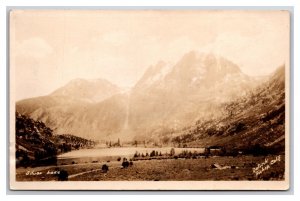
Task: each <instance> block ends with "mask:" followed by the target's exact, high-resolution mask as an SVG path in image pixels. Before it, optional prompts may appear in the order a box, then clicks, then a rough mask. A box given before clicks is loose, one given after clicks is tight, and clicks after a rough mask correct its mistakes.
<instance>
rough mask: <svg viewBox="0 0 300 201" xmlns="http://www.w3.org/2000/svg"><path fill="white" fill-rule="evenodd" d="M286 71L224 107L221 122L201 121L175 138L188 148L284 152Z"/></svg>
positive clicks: (275, 74) (256, 152)
mask: <svg viewBox="0 0 300 201" xmlns="http://www.w3.org/2000/svg"><path fill="white" fill-rule="evenodd" d="M284 75H285V69H284V67H280V68H279V69H277V71H276V72H275V73H274V74H273V75H272V76H271V77H270V79H269V80H268V81H267V82H265V83H263V84H262V85H261V86H259V87H258V88H256V89H255V90H252V91H251V92H250V93H248V94H247V95H246V96H242V97H241V98H239V99H237V100H234V101H232V102H229V103H226V104H224V105H223V108H224V109H223V112H224V115H223V117H222V118H219V119H212V120H210V121H205V122H201V121H198V122H197V123H196V124H195V126H193V127H191V128H188V129H186V130H184V131H181V133H177V136H176V137H174V138H173V139H172V141H173V142H174V143H177V144H179V145H182V144H186V145H187V146H206V147H210V146H220V147H224V148H225V150H227V151H230V152H231V151H234V150H235V151H237V150H240V151H244V152H246V153H247V152H248V153H254V154H267V153H270V152H271V153H281V154H282V153H284V148H285V83H284V81H285V79H284V78H285V77H284Z"/></svg>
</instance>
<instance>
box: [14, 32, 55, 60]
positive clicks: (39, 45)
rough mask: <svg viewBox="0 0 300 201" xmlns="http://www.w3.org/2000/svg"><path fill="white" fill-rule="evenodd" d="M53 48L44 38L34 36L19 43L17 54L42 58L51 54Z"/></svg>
mask: <svg viewBox="0 0 300 201" xmlns="http://www.w3.org/2000/svg"><path fill="white" fill-rule="evenodd" d="M52 52H53V48H52V47H51V46H50V45H49V44H48V43H47V42H46V41H45V40H44V39H42V38H38V37H33V38H29V39H27V40H24V41H22V42H21V43H19V44H17V49H16V54H17V55H19V56H24V57H30V58H35V59H42V58H45V57H47V56H49V55H50V54H51V53H52Z"/></svg>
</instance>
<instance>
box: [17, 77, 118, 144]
mask: <svg viewBox="0 0 300 201" xmlns="http://www.w3.org/2000/svg"><path fill="white" fill-rule="evenodd" d="M119 92H120V88H118V87H116V86H115V85H113V84H111V83H109V82H108V81H106V80H102V79H97V80H83V79H75V80H72V81H71V82H69V83H68V84H67V85H65V86H63V87H61V88H59V89H57V90H55V91H54V92H53V93H51V94H49V95H47V96H41V97H35V98H29V99H25V100H21V101H18V102H17V103H16V110H17V111H18V112H20V113H21V114H24V115H27V116H29V117H30V118H32V119H34V120H37V121H43V122H44V123H45V124H46V125H47V126H49V127H50V128H51V129H52V130H53V132H54V133H55V134H60V133H72V134H74V135H77V136H81V137H89V138H94V139H95V135H96V134H99V133H98V132H97V133H96V132H95V131H94V132H92V134H90V133H91V132H89V130H90V128H93V125H89V124H88V122H86V123H84V122H83V121H82V120H83V119H82V118H83V117H85V116H86V114H87V113H89V111H91V114H93V109H91V108H93V107H97V104H98V103H102V102H103V103H105V99H109V98H110V97H113V96H114V95H115V94H118V93H119ZM112 107H113V108H117V107H115V106H112ZM87 111H88V112H87ZM92 118H93V120H91V122H92V123H93V121H94V120H96V121H97V119H98V117H96V118H95V117H94V116H92ZM100 119H101V118H100Z"/></svg>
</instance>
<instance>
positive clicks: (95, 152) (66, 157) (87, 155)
mask: <svg viewBox="0 0 300 201" xmlns="http://www.w3.org/2000/svg"><path fill="white" fill-rule="evenodd" d="M171 149H172V147H152V148H150V147H149V148H148V147H111V148H93V149H80V150H75V151H71V152H67V153H64V154H61V155H58V157H57V158H58V164H70V163H72V162H75V163H89V162H105V161H108V160H116V159H117V158H118V157H122V158H123V157H126V158H132V157H133V156H134V154H135V153H136V152H138V153H140V154H142V153H143V154H144V155H145V154H146V153H148V154H150V153H151V152H152V151H153V150H155V151H158V153H160V152H161V153H162V154H165V153H170V150H171ZM174 149H175V154H179V153H181V152H182V151H184V150H187V151H191V152H195V151H196V152H198V153H203V152H204V148H174Z"/></svg>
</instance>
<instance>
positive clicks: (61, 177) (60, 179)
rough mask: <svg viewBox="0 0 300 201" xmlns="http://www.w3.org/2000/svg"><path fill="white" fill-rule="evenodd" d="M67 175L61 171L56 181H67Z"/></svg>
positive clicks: (64, 171)
mask: <svg viewBox="0 0 300 201" xmlns="http://www.w3.org/2000/svg"><path fill="white" fill-rule="evenodd" d="M68 177H69V173H68V172H67V171H66V170H61V171H60V174H58V181H68Z"/></svg>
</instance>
